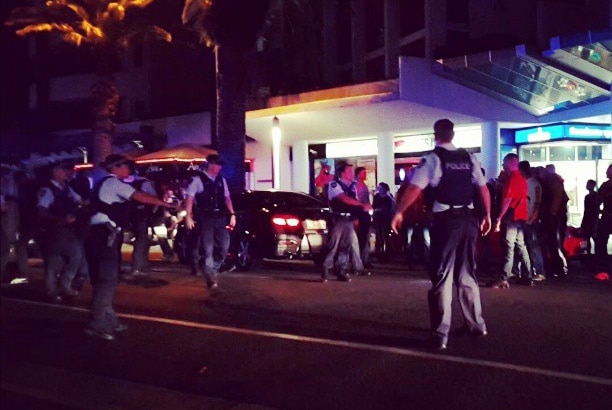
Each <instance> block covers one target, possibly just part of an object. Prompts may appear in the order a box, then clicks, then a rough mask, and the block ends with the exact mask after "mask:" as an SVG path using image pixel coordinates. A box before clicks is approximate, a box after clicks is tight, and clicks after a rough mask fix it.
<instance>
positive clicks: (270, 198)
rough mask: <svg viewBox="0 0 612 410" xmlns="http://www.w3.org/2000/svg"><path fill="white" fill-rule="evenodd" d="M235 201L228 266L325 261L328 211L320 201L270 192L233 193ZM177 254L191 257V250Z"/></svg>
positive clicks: (297, 194)
mask: <svg viewBox="0 0 612 410" xmlns="http://www.w3.org/2000/svg"><path fill="white" fill-rule="evenodd" d="M232 202H233V204H234V211H235V212H236V226H235V227H234V229H233V230H232V233H231V241H230V248H229V255H228V263H230V264H235V265H236V267H237V268H238V269H242V270H248V269H250V268H254V267H256V266H257V265H259V262H261V260H262V259H263V258H268V259H292V258H301V257H308V258H311V259H312V260H313V261H314V262H315V263H316V264H320V263H321V262H322V260H323V257H324V252H325V251H324V246H325V242H326V238H327V226H328V221H329V209H328V208H327V207H326V205H325V204H323V203H322V202H321V201H319V200H318V199H316V198H313V197H311V196H309V195H306V194H302V193H297V192H287V191H276V190H269V191H244V192H241V193H238V194H232ZM185 243H189V241H185ZM187 246H188V245H187ZM177 253H179V255H180V254H183V255H185V256H186V255H189V254H190V253H189V250H187V251H182V252H177ZM185 262H187V261H185Z"/></svg>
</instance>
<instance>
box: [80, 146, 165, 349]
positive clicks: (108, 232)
mask: <svg viewBox="0 0 612 410" xmlns="http://www.w3.org/2000/svg"><path fill="white" fill-rule="evenodd" d="M103 166H104V167H105V168H106V171H107V172H108V174H107V175H106V176H104V177H103V178H102V179H100V180H99V181H98V182H97V184H96V185H95V186H94V189H93V191H92V195H91V203H90V206H91V209H92V211H93V212H94V214H93V215H92V217H91V220H90V224H91V225H90V229H89V233H88V236H87V239H86V242H85V250H86V257H87V263H88V266H89V274H90V277H91V284H92V286H93V295H92V301H91V319H90V321H89V323H88V325H87V326H86V327H85V333H86V334H88V335H90V336H93V337H97V338H100V339H104V340H114V339H115V334H116V333H119V332H123V331H125V330H127V325H125V324H124V323H122V322H120V321H119V320H118V318H117V314H116V313H115V311H114V309H113V299H114V296H115V288H116V287H117V283H118V275H119V265H120V264H121V244H122V240H121V237H122V235H123V232H122V230H123V229H125V227H127V226H129V218H130V212H129V206H130V201H136V202H139V203H142V204H147V205H154V206H163V207H171V205H170V204H167V203H165V202H164V201H162V200H161V199H159V198H157V197H156V196H152V195H149V194H147V193H145V192H142V191H138V190H136V189H135V188H134V187H132V186H130V185H128V184H126V183H125V182H123V181H122V179H124V178H126V177H127V176H128V175H129V174H130V168H129V161H128V159H127V158H126V157H124V156H123V155H119V154H111V155H108V156H107V157H106V159H105V160H104V163H103Z"/></svg>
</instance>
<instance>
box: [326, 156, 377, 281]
mask: <svg viewBox="0 0 612 410" xmlns="http://www.w3.org/2000/svg"><path fill="white" fill-rule="evenodd" d="M328 197H329V205H330V208H331V212H332V226H331V229H330V233H329V239H328V241H329V242H328V245H329V250H328V253H327V256H326V257H325V260H324V261H323V271H322V274H321V280H322V281H323V282H326V281H327V279H328V277H329V274H330V273H331V271H335V274H336V277H337V278H338V280H339V281H343V282H350V280H351V279H350V277H349V275H348V274H347V271H348V270H347V268H346V265H348V264H350V265H351V266H352V272H353V273H355V274H359V273H362V274H365V273H366V272H365V271H364V269H363V263H362V261H361V257H360V250H359V241H358V239H357V233H356V232H355V220H356V219H357V217H358V215H359V213H360V212H362V211H365V212H369V211H370V210H371V209H372V205H370V204H369V203H361V202H359V201H358V200H357V192H356V190H355V172H354V170H353V165H352V164H349V163H348V162H346V161H339V162H338V163H337V164H336V178H335V179H334V180H333V181H332V182H330V184H329V190H328ZM334 265H335V269H334Z"/></svg>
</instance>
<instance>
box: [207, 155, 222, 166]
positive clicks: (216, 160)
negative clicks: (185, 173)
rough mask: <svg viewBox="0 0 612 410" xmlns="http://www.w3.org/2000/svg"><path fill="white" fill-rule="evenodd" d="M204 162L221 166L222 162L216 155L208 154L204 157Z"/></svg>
mask: <svg viewBox="0 0 612 410" xmlns="http://www.w3.org/2000/svg"><path fill="white" fill-rule="evenodd" d="M206 162H207V163H209V164H217V165H223V160H222V159H221V157H220V156H219V155H217V154H210V155H209V156H207V157H206Z"/></svg>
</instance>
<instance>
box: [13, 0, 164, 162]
mask: <svg viewBox="0 0 612 410" xmlns="http://www.w3.org/2000/svg"><path fill="white" fill-rule="evenodd" d="M153 1H154V0H47V1H35V2H34V3H33V5H32V6H29V7H19V8H16V9H14V10H12V12H11V16H10V18H9V20H8V21H7V22H6V24H7V25H10V26H16V27H18V28H19V29H18V30H17V31H16V34H17V35H20V36H27V35H31V34H34V33H45V32H47V33H53V34H55V35H59V36H60V38H61V40H62V41H64V42H66V43H69V44H73V45H75V46H81V45H85V46H89V47H91V48H92V49H93V53H92V54H93V55H94V57H95V58H96V59H97V62H98V69H97V70H98V72H97V74H98V77H99V78H98V80H97V81H96V83H95V84H94V85H93V86H92V88H91V99H92V109H93V115H94V118H95V119H94V125H93V147H94V154H93V161H94V164H96V165H98V164H99V163H100V162H101V161H102V160H103V159H104V158H105V157H106V156H107V155H108V154H110V153H112V143H113V130H114V127H115V122H114V120H115V115H116V113H117V108H118V104H119V93H118V92H117V88H116V87H115V85H114V80H113V64H112V62H113V61H115V59H116V58H117V56H118V55H120V54H121V53H122V52H123V51H124V50H126V49H127V48H128V47H129V46H130V45H132V44H134V43H136V42H139V41H144V40H145V39H148V38H156V39H161V40H164V41H167V42H170V41H172V36H171V35H170V33H168V32H167V31H165V30H163V29H161V28H159V27H157V26H154V25H150V24H147V23H146V22H145V21H144V20H143V19H142V18H139V17H141V16H139V15H138V14H137V13H134V11H135V10H136V9H143V8H145V7H147V6H148V5H150V4H151V3H152V2H153Z"/></svg>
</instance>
